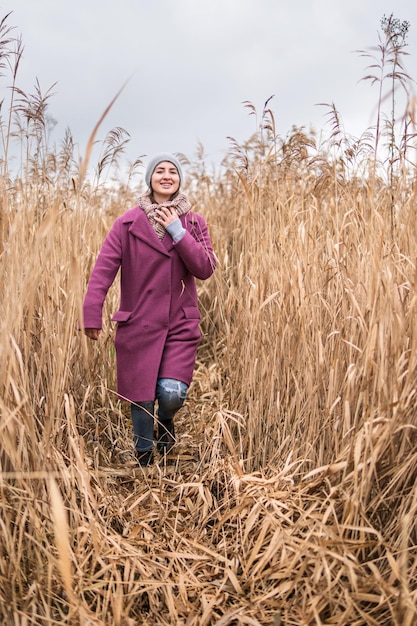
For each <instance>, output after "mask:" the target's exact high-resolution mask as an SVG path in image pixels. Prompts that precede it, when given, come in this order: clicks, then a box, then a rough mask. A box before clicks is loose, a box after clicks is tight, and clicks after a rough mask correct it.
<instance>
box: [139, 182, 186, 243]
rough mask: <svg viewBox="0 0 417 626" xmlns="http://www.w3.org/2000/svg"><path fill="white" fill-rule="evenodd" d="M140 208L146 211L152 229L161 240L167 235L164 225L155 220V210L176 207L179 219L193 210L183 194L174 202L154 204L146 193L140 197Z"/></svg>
mask: <svg viewBox="0 0 417 626" xmlns="http://www.w3.org/2000/svg"><path fill="white" fill-rule="evenodd" d="M139 206H140V207H141V208H142V209H143V210H144V211H145V213H146V215H147V217H148V220H149V221H150V223H151V226H152V228H153V229H154V231H155V232H156V234H157V235H158V238H159V239H162V238H163V236H164V235H165V233H166V230H165V227H164V226H162V224H158V222H157V221H156V220H155V215H156V213H155V209H158V208H159V207H161V206H166V207H174V209H175V212H176V214H177V215H178V217H179V216H180V215H185V213H188V211H189V210H190V209H191V205H190V203H189V201H188V198H187V196H186V195H184V194H183V193H181V192H180V193H179V194H178V195H177V196H175V198H174V199H173V200H168V202H162V203H161V204H156V203H153V202H152V200H151V197H150V195H149V193H144V194H143V195H141V196H139Z"/></svg>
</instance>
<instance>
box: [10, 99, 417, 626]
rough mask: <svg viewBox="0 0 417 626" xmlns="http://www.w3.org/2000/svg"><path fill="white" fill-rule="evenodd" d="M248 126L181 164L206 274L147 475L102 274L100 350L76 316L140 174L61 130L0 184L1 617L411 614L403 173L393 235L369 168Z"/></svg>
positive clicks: (411, 196)
mask: <svg viewBox="0 0 417 626" xmlns="http://www.w3.org/2000/svg"><path fill="white" fill-rule="evenodd" d="M40 99H41V98H40ZM265 120H269V124H266V123H265ZM37 121H38V122H39V120H37ZM263 123H264V124H263V128H262V132H261V133H260V134H259V133H258V132H257V133H256V134H255V135H254V137H253V138H251V139H250V140H249V141H248V142H247V143H246V144H245V145H243V146H238V145H237V144H234V145H233V146H232V149H231V150H230V153H229V154H228V156H227V158H226V160H225V163H224V164H223V169H222V171H221V174H218V175H214V174H209V173H208V172H207V171H206V169H205V165H204V162H203V159H202V157H201V155H199V156H198V158H197V159H196V161H197V163H196V165H195V166H194V167H192V166H190V167H189V168H188V185H189V192H190V195H191V196H192V197H193V201H194V202H195V204H196V205H197V206H198V210H199V211H201V212H202V213H203V214H204V215H205V217H206V218H207V220H208V222H209V226H210V231H211V234H212V238H213V243H214V246H215V249H216V253H217V256H218V259H219V267H218V269H217V271H216V274H215V275H214V276H213V278H212V279H211V280H210V281H208V282H206V283H204V284H201V285H199V290H200V301H201V308H202V312H203V319H202V330H203V341H202V344H201V348H200V352H199V358H198V363H197V369H196V374H195V379H194V382H193V385H192V387H191V390H190V397H189V400H188V402H187V405H186V407H185V408H184V409H183V410H182V411H181V413H180V414H179V415H178V434H179V437H178V445H177V447H176V454H175V456H174V458H173V461H172V463H171V464H164V463H162V462H159V463H157V464H156V465H155V467H153V468H151V469H149V470H142V469H140V468H137V467H136V465H135V462H134V455H133V450H132V437H131V425H130V423H129V419H128V417H127V415H128V413H127V411H126V408H127V407H126V406H125V405H124V403H121V402H120V401H119V400H118V399H117V398H116V396H115V393H114V389H115V378H114V377H115V373H114V350H113V343H112V338H113V329H112V326H111V324H110V323H109V321H108V320H109V318H110V314H111V312H112V311H113V310H114V309H115V308H116V307H117V298H118V290H117V286H115V287H114V288H112V290H111V293H110V294H109V297H108V300H107V303H106V307H105V315H104V318H105V328H104V333H103V337H102V339H101V341H100V343H99V345H91V344H88V343H87V341H86V339H85V337H84V336H83V335H82V334H81V333H80V332H79V331H78V319H79V316H80V307H81V302H82V296H83V293H84V290H85V285H86V281H87V278H88V275H89V272H90V270H91V267H92V263H93V262H94V258H95V256H96V253H97V251H98V249H99V247H100V245H101V242H102V240H103V237H104V235H105V233H106V231H107V229H108V227H109V226H110V224H111V222H112V220H113V218H114V217H115V215H116V214H120V213H121V212H122V211H123V210H124V209H125V208H127V207H128V206H131V205H132V204H133V202H134V198H135V195H136V193H137V189H135V188H134V187H129V188H128V187H126V186H123V185H120V186H119V187H115V188H114V189H113V190H112V192H110V191H106V189H105V188H104V187H103V186H100V184H98V186H95V185H92V184H91V183H90V182H89V181H88V179H87V177H86V176H85V171H84V169H83V168H84V166H83V168H81V173H80V169H79V168H78V167H77V166H75V165H74V162H75V161H76V160H75V159H74V155H73V154H72V152H71V151H72V143H71V140H70V137H67V140H66V142H65V144H64V145H63V147H62V148H61V151H60V152H59V153H58V154H50V152H49V151H48V149H47V146H44V149H45V152H44V156H45V157H47V158H42V159H41V161H40V162H38V163H36V162H34V161H33V160H32V161H31V166H30V167H29V166H28V167H25V170H24V171H25V173H24V175H23V174H22V176H20V177H17V178H15V179H11V178H9V179H8V178H7V177H4V178H3V182H2V199H3V204H2V218H3V220H2V224H3V234H4V236H3V246H2V255H1V257H0V284H1V286H2V300H1V305H0V351H1V352H0V354H1V357H0V358H1V360H0V389H1V393H0V412H1V422H0V429H1V442H2V443H1V451H0V464H1V467H0V526H1V532H0V581H1V584H0V621H1V622H2V623H5V624H16V625H19V626H20V625H21V626H23V625H28V626H29V625H36V626H41V625H42V626H46V625H47V624H56V623H63V624H70V625H80V626H86V625H97V626H99V625H100V626H104V625H108V624H112V625H115V626H133V625H136V624H147V625H154V624H158V625H171V624H175V625H183V626H208V625H214V624H216V625H217V626H226V625H240V624H249V625H252V626H259V625H265V624H271V625H274V626H278V625H285V626H290V625H294V626H295V625H297V626H300V625H305V626H307V625H313V624H317V625H318V624H337V625H339V626H343V625H346V626H348V625H349V626H360V625H365V624H366V625H378V626H381V625H385V624H386V625H389V624H393V625H397V626H412V625H413V624H414V623H415V622H416V618H417V611H416V608H415V607H416V594H417V591H416V580H417V571H416V563H417V559H416V549H415V544H416V527H415V519H416V506H417V492H416V487H415V479H416V461H417V455H416V452H415V449H416V447H415V441H416V426H417V424H416V417H415V415H416V411H415V407H416V374H417V372H416V341H417V336H416V332H415V323H414V322H415V314H416V304H417V291H416V265H415V259H416V257H417V230H416V221H415V215H414V213H415V204H416V197H415V192H414V191H413V188H414V189H415V185H414V179H413V174H412V172H411V174H412V175H411V177H409V176H407V177H405V176H399V177H398V180H397V185H396V194H397V195H396V199H397V214H396V229H395V233H393V231H392V223H391V214H390V211H389V210H387V207H391V193H389V190H387V187H386V184H384V182H383V180H382V178H378V176H374V174H375V172H372V176H370V177H367V176H363V177H356V176H355V175H352V171H351V164H349V163H347V161H346V162H345V165H346V169H345V170H344V169H343V163H344V162H343V159H342V160H341V161H340V162H339V165H338V167H337V168H336V167H335V164H334V161H333V159H332V157H331V156H330V155H329V153H327V152H321V151H320V149H319V148H318V147H317V145H316V142H315V138H314V136H308V135H307V134H306V133H304V132H301V131H299V130H297V131H294V133H293V134H292V136H291V138H290V139H289V140H287V141H286V142H282V143H281V144H280V145H278V143H279V142H278V141H277V138H276V137H272V139H271V136H272V135H273V133H272V131H271V129H273V119H271V114H270V112H269V110H266V111H265V112H264V118H263ZM41 126H42V125H41ZM116 134H117V133H116ZM114 139H115V136H114V135H113V136H112V141H114ZM105 154H109V153H108V152H107V153H106V151H105ZM346 154H347V156H346V160H347V159H348V153H346ZM349 154H350V153H349ZM110 160H111V159H110ZM27 165H29V164H27ZM362 167H363V168H365V169H366V166H364V165H363V162H361V164H360V165H359V164H358V169H361V168H362ZM347 171H349V175H347V174H346V172H347Z"/></svg>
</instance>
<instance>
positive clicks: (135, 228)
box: [126, 207, 172, 256]
mask: <svg viewBox="0 0 417 626" xmlns="http://www.w3.org/2000/svg"><path fill="white" fill-rule="evenodd" d="M126 221H132V220H131V219H130V220H128V219H126ZM129 232H130V234H132V235H133V236H134V237H137V239H140V240H141V241H142V242H143V243H145V244H146V245H148V246H150V247H151V248H154V249H155V250H157V251H158V252H160V253H161V254H166V255H167V256H169V250H171V249H172V242H171V245H170V246H169V247H168V246H166V245H165V244H164V243H163V241H161V240H160V239H159V238H158V236H157V234H156V233H155V231H154V229H153V228H152V226H151V224H150V222H149V220H148V218H147V217H146V214H145V212H144V211H143V210H142V209H141V208H140V207H137V215H136V216H135V218H134V219H133V221H132V223H131V225H130V227H129ZM166 239H168V238H167V237H166V236H165V237H164V240H166ZM169 239H171V238H170V237H169Z"/></svg>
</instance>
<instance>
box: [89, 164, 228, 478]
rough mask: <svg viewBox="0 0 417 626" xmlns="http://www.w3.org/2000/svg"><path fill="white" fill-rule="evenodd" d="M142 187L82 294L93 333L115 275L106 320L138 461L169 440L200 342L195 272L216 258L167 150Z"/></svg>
mask: <svg viewBox="0 0 417 626" xmlns="http://www.w3.org/2000/svg"><path fill="white" fill-rule="evenodd" d="M145 181H146V183H147V185H148V191H147V192H146V193H145V194H143V195H141V196H140V197H139V205H138V206H136V207H135V208H133V209H130V210H128V211H127V212H126V213H125V214H124V215H122V216H121V217H119V218H118V219H116V221H115V222H114V224H113V226H112V228H111V230H110V232H109V233H108V235H107V237H106V239H105V240H104V243H103V246H102V249H101V251H100V253H99V255H98V258H97V261H96V263H95V266H94V268H93V271H92V273H91V277H90V280H89V284H88V289H87V293H86V296H85V300H84V309H83V315H84V332H85V334H86V335H87V337H89V338H90V339H93V340H97V339H98V338H99V335H100V329H101V327H102V308H103V303H104V300H105V298H106V295H107V292H108V290H109V288H110V286H111V284H112V283H113V281H114V279H115V277H116V274H117V272H118V270H119V268H120V269H121V274H120V308H119V310H118V311H117V312H116V313H115V315H114V316H113V318H112V320H113V321H115V322H117V331H116V336H115V346H116V357H117V381H118V382H117V387H118V393H119V396H120V397H121V398H122V399H124V400H129V401H130V403H131V416H132V425H133V434H134V443H135V449H136V456H137V459H138V462H139V465H142V466H144V465H149V464H150V463H152V462H153V460H154V455H153V439H154V406H155V401H156V400H157V402H158V413H157V416H158V429H157V449H158V451H159V452H160V453H161V454H166V453H168V452H169V451H170V449H171V448H172V446H173V444H174V442H175V429H174V415H175V413H176V412H177V411H178V409H179V408H180V407H181V406H182V405H183V403H184V400H185V398H186V395H187V390H188V387H189V385H190V383H191V379H192V376H193V371H194V365H195V359H196V354H197V347H198V344H199V341H200V330H199V321H200V312H199V309H198V302H197V289H196V282H195V279H196V278H198V279H203V280H204V279H206V278H208V277H209V276H211V274H212V273H213V271H214V268H215V265H216V260H215V256H214V253H213V249H212V246H211V242H210V237H209V234H208V230H207V225H206V222H205V220H204V219H203V217H202V216H201V215H198V214H196V213H193V212H191V210H190V208H191V207H190V203H189V201H188V199H187V197H186V196H185V195H184V194H183V193H182V192H181V191H180V186H181V183H182V181H183V173H182V168H181V165H180V163H179V161H178V159H177V158H176V157H175V156H173V155H172V154H166V153H162V154H158V155H156V156H155V157H153V158H152V159H151V160H150V162H149V164H148V167H147V169H146V174H145Z"/></svg>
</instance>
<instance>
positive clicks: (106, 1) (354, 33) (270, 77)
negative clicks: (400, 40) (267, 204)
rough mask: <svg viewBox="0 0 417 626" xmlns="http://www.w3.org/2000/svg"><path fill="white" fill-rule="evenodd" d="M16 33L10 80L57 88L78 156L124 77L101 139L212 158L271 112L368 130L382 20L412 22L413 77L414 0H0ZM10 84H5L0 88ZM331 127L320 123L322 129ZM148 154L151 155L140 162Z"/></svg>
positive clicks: (414, 56) (60, 122)
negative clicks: (124, 136)
mask: <svg viewBox="0 0 417 626" xmlns="http://www.w3.org/2000/svg"><path fill="white" fill-rule="evenodd" d="M0 6H1V9H2V11H1V14H2V15H1V17H4V15H6V14H7V13H8V12H10V11H12V14H11V16H10V17H9V19H8V24H9V25H11V26H14V27H15V31H14V34H15V35H16V36H17V35H21V36H22V39H23V44H24V56H23V59H22V62H21V67H20V71H19V75H18V81H17V83H18V85H19V86H20V87H21V88H22V89H24V90H25V91H28V92H32V91H33V86H34V84H35V81H36V79H38V80H39V82H40V85H41V88H42V90H43V91H47V89H48V88H49V87H51V85H52V84H53V83H55V82H56V83H57V85H56V86H55V87H54V93H55V95H54V97H53V98H52V100H51V101H50V109H49V111H50V115H52V117H53V118H54V119H55V120H56V121H57V124H56V127H55V130H54V135H53V136H54V139H55V140H56V142H57V143H58V142H59V141H60V140H61V139H62V138H63V136H64V132H65V129H66V128H67V127H69V128H70V130H71V132H72V134H73V137H74V139H75V141H76V143H77V144H78V146H79V150H80V153H83V151H84V149H85V145H86V143H87V140H88V137H89V135H90V133H91V131H92V129H93V128H94V126H95V124H96V122H97V121H98V119H99V118H100V116H101V114H102V113H103V111H104V109H105V108H106V106H107V105H108V104H109V102H110V101H111V99H112V98H113V97H114V96H115V94H116V93H117V92H118V90H119V89H120V88H121V87H122V85H123V84H124V83H125V81H127V80H128V83H127V85H126V87H125V88H124V90H123V92H122V93H121V95H120V97H119V98H118V100H117V102H116V103H115V105H114V106H113V108H112V110H111V113H110V114H109V115H108V117H107V118H106V120H105V121H104V123H103V125H102V127H101V129H100V131H99V135H98V138H99V139H102V138H103V137H104V135H105V134H106V132H107V131H108V130H110V129H111V128H113V127H116V126H120V127H123V128H124V129H126V130H127V131H128V132H129V134H130V135H131V142H130V146H129V149H128V152H127V155H126V159H129V160H131V161H133V160H135V159H136V158H137V157H138V156H140V155H152V154H154V153H156V152H160V151H169V152H180V153H184V154H185V155H186V156H188V157H189V158H190V159H192V158H193V156H194V155H195V152H196V149H197V145H198V143H199V142H201V144H202V145H203V147H204V150H205V152H206V154H207V161H208V162H215V163H219V162H220V161H221V159H222V157H223V156H224V154H225V152H226V151H227V149H228V148H229V146H230V142H229V141H228V139H227V137H228V136H232V137H234V138H235V139H237V140H238V141H244V140H246V139H248V138H249V137H250V136H251V134H252V133H253V132H254V131H255V130H256V120H255V117H254V116H250V115H248V110H247V109H245V107H244V106H243V104H242V103H243V101H250V102H252V103H253V104H254V105H255V106H256V108H257V110H258V111H259V113H260V112H261V111H262V107H263V104H264V102H265V101H266V100H267V99H268V98H269V97H270V96H274V97H273V99H272V101H271V102H270V106H271V108H272V110H273V112H274V115H275V120H276V124H277V131H278V134H279V135H280V137H283V138H284V137H285V136H286V135H287V134H288V133H289V131H290V130H291V128H292V126H293V125H296V126H306V127H307V128H309V127H310V125H313V126H314V127H315V128H316V129H317V130H318V131H319V132H320V130H321V129H323V128H326V126H325V124H326V120H325V114H326V112H327V111H326V109H324V108H323V107H319V106H317V104H318V103H328V104H331V103H334V104H335V106H336V108H337V109H338V110H339V112H340V114H341V117H342V121H343V123H344V127H345V130H346V132H348V133H351V134H353V135H356V136H358V135H360V134H361V133H362V132H363V131H365V130H366V128H367V127H368V126H370V125H372V124H374V122H375V119H374V115H375V106H376V103H377V101H378V91H377V87H375V86H374V87H371V84H370V83H369V82H360V79H361V78H362V77H363V76H365V74H366V73H367V70H366V66H367V64H369V63H370V61H369V60H366V59H364V58H361V57H360V56H359V54H358V53H357V52H356V51H358V50H364V49H366V50H369V49H370V48H371V47H372V46H376V45H378V31H379V32H380V30H381V29H380V21H381V18H382V17H383V15H384V14H385V15H387V16H389V15H391V13H393V14H394V17H396V18H399V19H400V20H401V21H403V20H408V21H409V22H410V25H411V27H410V31H409V35H408V39H407V42H408V47H407V51H408V53H409V55H410V56H409V57H408V58H407V61H406V69H407V70H408V72H409V74H410V75H411V76H412V77H413V78H414V79H417V2H416V0H395V2H394V0H293V1H292V2H291V1H290V0H204V1H203V0H71V2H68V0H65V1H64V0H5V1H4V0H0ZM7 86H8V84H7V82H6V83H5V79H4V78H2V82H1V87H0V90H2V91H3V90H4V89H5V88H7ZM326 132H327V131H326ZM145 161H146V159H145Z"/></svg>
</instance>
